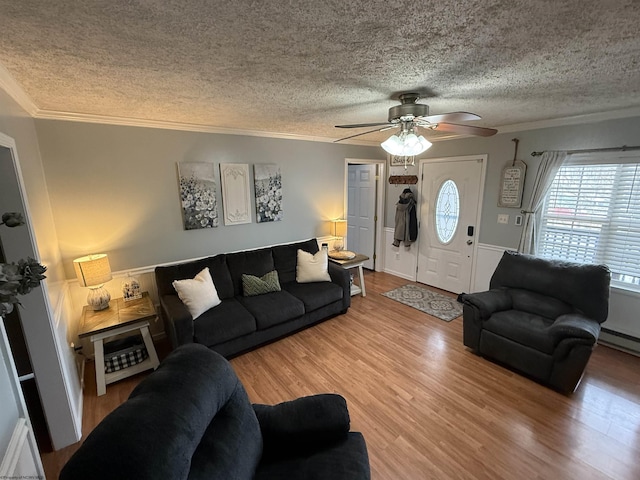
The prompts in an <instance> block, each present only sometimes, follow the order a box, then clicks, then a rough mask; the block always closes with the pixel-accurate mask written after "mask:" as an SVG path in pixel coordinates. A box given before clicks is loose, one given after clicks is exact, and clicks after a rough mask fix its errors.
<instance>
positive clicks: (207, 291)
mask: <svg viewBox="0 0 640 480" xmlns="http://www.w3.org/2000/svg"><path fill="white" fill-rule="evenodd" d="M172 285H173V288H175V289H176V292H178V297H180V300H182V303H184V304H185V306H186V307H187V310H189V313H190V314H191V316H192V317H193V319H194V320H195V319H196V318H198V317H199V316H200V315H202V314H203V313H204V312H206V311H207V310H209V309H210V308H213V307H215V306H216V305H220V303H221V300H220V297H219V296H218V291H217V290H216V286H215V285H214V284H213V279H212V278H211V273H209V267H207V268H205V269H204V270H202V271H201V272H200V273H199V274H198V275H196V276H195V277H194V278H193V280H191V279H186V280H174V281H173V284H172Z"/></svg>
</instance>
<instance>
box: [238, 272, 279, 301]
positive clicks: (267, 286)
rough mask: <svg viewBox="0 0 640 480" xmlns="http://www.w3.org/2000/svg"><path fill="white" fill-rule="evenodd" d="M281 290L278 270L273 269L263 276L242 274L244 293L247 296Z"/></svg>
mask: <svg viewBox="0 0 640 480" xmlns="http://www.w3.org/2000/svg"><path fill="white" fill-rule="evenodd" d="M279 291H280V281H279V280H278V272H277V271H276V270H272V271H271V272H269V273H266V274H264V275H263V276H262V277H256V276H255V275H247V274H245V273H243V274H242V294H243V295H244V296H245V297H253V296H255V295H262V294H264V293H270V292H279Z"/></svg>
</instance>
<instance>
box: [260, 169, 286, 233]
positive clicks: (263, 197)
mask: <svg viewBox="0 0 640 480" xmlns="http://www.w3.org/2000/svg"><path fill="white" fill-rule="evenodd" d="M253 178H254V182H255V191H256V219H257V221H258V223H262V222H279V221H280V220H282V176H281V175H280V167H279V166H278V165H276V164H273V163H259V164H256V165H254V166H253Z"/></svg>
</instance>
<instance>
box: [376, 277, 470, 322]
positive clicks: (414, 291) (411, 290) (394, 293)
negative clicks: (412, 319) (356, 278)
mask: <svg viewBox="0 0 640 480" xmlns="http://www.w3.org/2000/svg"><path fill="white" fill-rule="evenodd" d="M382 295H384V296H385V297H389V298H391V299H393V300H395V301H397V302H400V303H404V304H405V305H409V306H410V307H413V308H415V309H417V310H420V311H421V312H424V313H428V314H429V315H433V316H434V317H438V318H439V319H440V320H444V321H445V322H450V321H451V320H453V319H455V318H458V317H459V316H460V315H462V305H461V304H460V303H458V301H457V300H456V299H455V298H454V297H446V296H444V295H442V294H440V293H438V292H434V291H433V290H428V289H426V288H422V287H419V286H418V285H405V286H403V287H398V288H396V289H394V290H391V291H390V292H385V293H383V294H382Z"/></svg>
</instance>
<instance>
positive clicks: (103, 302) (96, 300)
mask: <svg viewBox="0 0 640 480" xmlns="http://www.w3.org/2000/svg"><path fill="white" fill-rule="evenodd" d="M110 301H111V295H109V292H107V289H106V288H104V285H100V286H98V287H92V288H90V289H89V295H88V296H87V304H88V305H89V306H90V307H91V308H92V309H93V310H94V311H96V312H97V311H99V310H104V309H105V308H109V302H110Z"/></svg>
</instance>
